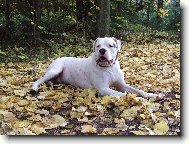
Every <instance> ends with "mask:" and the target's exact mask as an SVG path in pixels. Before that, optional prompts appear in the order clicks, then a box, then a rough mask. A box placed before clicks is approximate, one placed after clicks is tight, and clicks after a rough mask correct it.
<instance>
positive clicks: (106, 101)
mask: <svg viewBox="0 0 189 144" xmlns="http://www.w3.org/2000/svg"><path fill="white" fill-rule="evenodd" d="M110 102H111V96H104V97H102V100H101V103H102V104H103V105H105V106H107V105H108V104H109V103H110Z"/></svg>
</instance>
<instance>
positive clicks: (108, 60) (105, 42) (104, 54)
mask: <svg viewBox="0 0 189 144" xmlns="http://www.w3.org/2000/svg"><path fill="white" fill-rule="evenodd" d="M120 48H121V41H120V40H117V39H116V38H114V37H104V38H97V39H96V40H95V41H94V43H93V51H94V53H95V60H96V64H97V65H99V66H101V67H108V66H111V65H112V64H114V63H115V61H116V60H117V53H118V51H120Z"/></svg>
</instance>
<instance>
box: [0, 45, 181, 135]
mask: <svg viewBox="0 0 189 144" xmlns="http://www.w3.org/2000/svg"><path fill="white" fill-rule="evenodd" d="M179 57H180V45H179V44H171V43H166V42H161V43H151V44H147V43H146V44H144V45H137V44H135V43H128V44H125V45H124V46H123V48H122V51H121V52H120V54H119V61H120V64H121V68H122V70H123V72H124V73H125V80H126V82H127V83H129V84H131V85H132V86H134V87H136V88H139V89H141V90H144V91H147V92H153V93H161V94H162V95H163V97H157V98H143V97H138V96H136V95H135V94H130V93H128V94H127V95H125V96H124V97H120V98H119V97H113V96H104V97H98V96H97V94H96V90H95V89H84V90H83V89H79V88H75V87H72V86H70V85H64V84H58V85H55V86H54V88H51V87H48V86H47V85H46V84H42V85H41V86H40V88H39V93H38V94H36V95H32V94H31V93H30V88H31V85H32V82H33V81H35V80H37V79H38V78H39V77H41V76H42V75H43V74H44V72H45V69H46V68H47V67H48V65H49V64H50V62H51V61H52V59H48V60H44V61H31V62H28V63H11V62H10V63H7V64H3V65H1V66H0V95H1V97H0V125H1V127H0V134H1V135H180V63H179V62H180V59H179ZM32 68H33V69H32Z"/></svg>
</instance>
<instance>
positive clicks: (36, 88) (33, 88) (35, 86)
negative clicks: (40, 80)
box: [31, 84, 38, 92]
mask: <svg viewBox="0 0 189 144" xmlns="http://www.w3.org/2000/svg"><path fill="white" fill-rule="evenodd" d="M31 89H32V91H35V92H37V91H38V86H37V85H36V84H34V85H33V86H32V88H31Z"/></svg>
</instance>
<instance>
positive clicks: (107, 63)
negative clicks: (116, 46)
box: [96, 56, 115, 67]
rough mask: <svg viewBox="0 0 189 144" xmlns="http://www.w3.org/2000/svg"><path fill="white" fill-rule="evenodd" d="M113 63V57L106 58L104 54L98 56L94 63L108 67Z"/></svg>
mask: <svg viewBox="0 0 189 144" xmlns="http://www.w3.org/2000/svg"><path fill="white" fill-rule="evenodd" d="M114 63H115V62H114V61H113V59H111V60H108V59H107V58H106V57H104V56H100V57H99V59H97V60H96V64H97V65H99V66H100V67H109V66H111V65H112V64H114Z"/></svg>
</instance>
